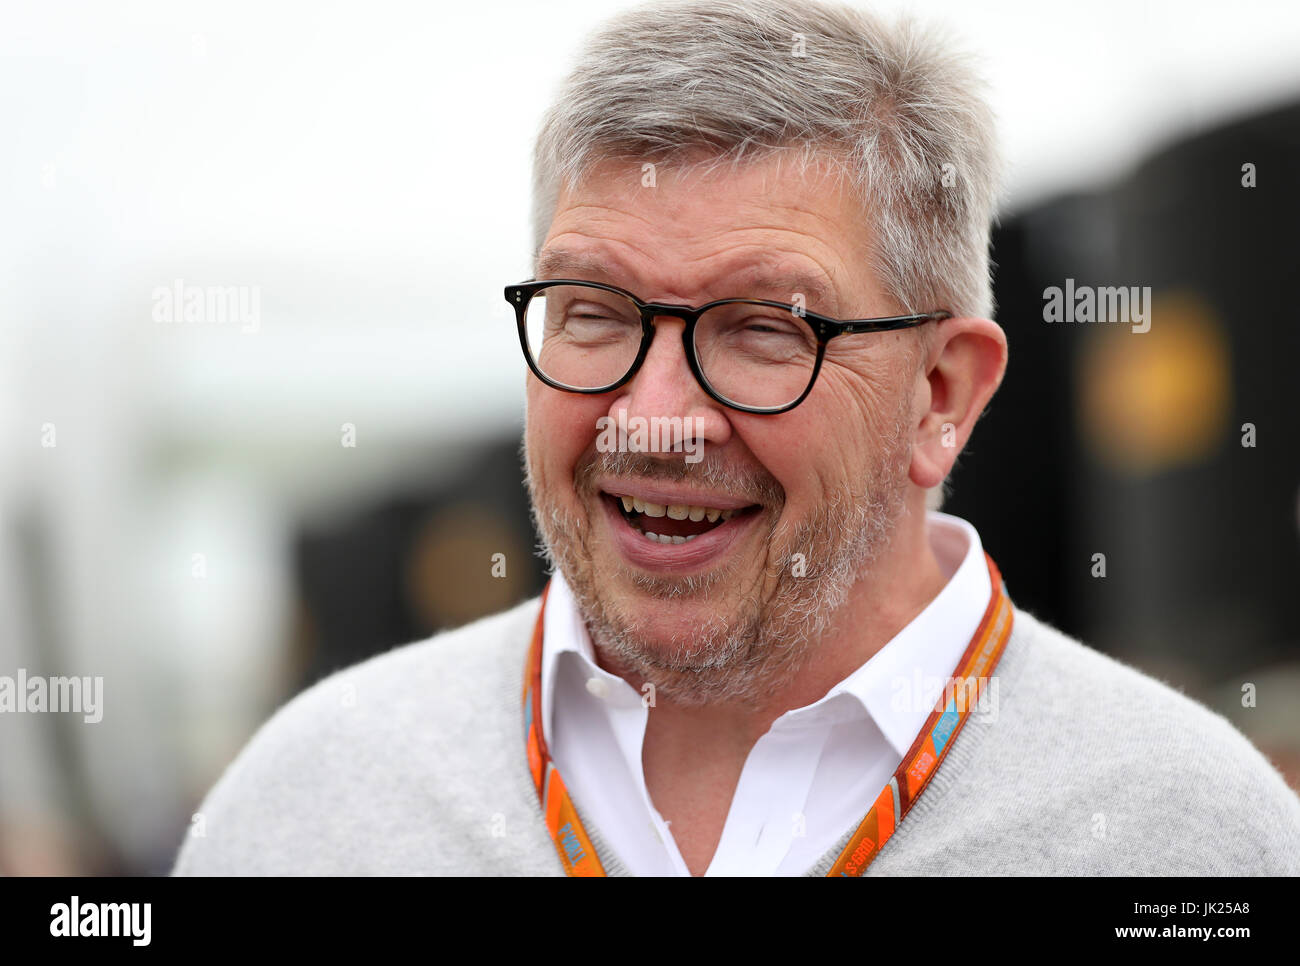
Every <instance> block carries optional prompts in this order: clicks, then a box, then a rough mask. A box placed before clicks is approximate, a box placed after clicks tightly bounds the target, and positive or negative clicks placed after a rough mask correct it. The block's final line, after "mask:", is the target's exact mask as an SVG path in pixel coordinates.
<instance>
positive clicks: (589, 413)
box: [524, 380, 608, 490]
mask: <svg viewBox="0 0 1300 966" xmlns="http://www.w3.org/2000/svg"><path fill="white" fill-rule="evenodd" d="M607 408H608V402H602V397H599V396H580V395H577V394H576V393H561V392H556V391H555V390H553V389H551V388H549V387H547V386H544V385H542V384H541V383H539V382H537V381H536V380H530V385H529V387H528V411H527V419H526V426H525V430H524V432H525V434H526V436H527V438H528V452H529V460H530V461H531V464H532V467H533V470H534V473H535V476H536V479H537V482H538V483H539V484H541V485H542V486H545V487H547V488H549V489H555V490H572V488H573V471H574V469H575V467H576V466H577V463H578V461H579V459H580V458H581V457H582V455H583V453H584V452H586V451H587V449H588V448H589V447H590V446H591V445H592V444H593V443H594V441H595V438H596V419H597V417H599V416H600V415H602V414H603V413H604V412H605V410H606V409H607Z"/></svg>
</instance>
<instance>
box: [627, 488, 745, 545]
mask: <svg viewBox="0 0 1300 966" xmlns="http://www.w3.org/2000/svg"><path fill="white" fill-rule="evenodd" d="M602 496H603V497H604V499H606V500H609V501H610V502H611V503H612V504H614V506H616V507H617V508H618V512H619V514H620V515H621V516H622V517H623V520H624V521H625V522H626V523H627V525H628V526H630V527H631V528H632V529H633V530H636V531H637V532H638V533H640V534H641V535H642V536H644V537H645V538H646V539H647V540H649V541H651V542H652V543H666V544H684V543H690V542H691V541H692V540H694V539H695V538H696V537H700V536H703V535H704V534H706V533H709V532H711V531H713V530H717V529H719V528H721V527H724V526H726V525H727V523H728V521H730V520H734V519H736V518H737V517H743V516H746V515H748V514H750V513H754V512H756V511H757V510H758V509H759V507H758V504H756V503H755V504H751V505H750V506H746V507H740V508H732V509H725V510H724V509H721V508H719V507H710V506H699V505H696V504H682V503H674V504H669V505H665V504H662V503H650V502H649V501H646V500H642V499H641V498H640V497H635V496H616V495H615V494H612V493H603V494H602Z"/></svg>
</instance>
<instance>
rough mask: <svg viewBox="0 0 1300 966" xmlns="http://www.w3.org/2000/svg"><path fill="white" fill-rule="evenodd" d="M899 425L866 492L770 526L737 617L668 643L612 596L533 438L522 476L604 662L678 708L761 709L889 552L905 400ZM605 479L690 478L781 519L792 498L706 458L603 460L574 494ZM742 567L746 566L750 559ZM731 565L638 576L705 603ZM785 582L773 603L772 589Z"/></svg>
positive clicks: (665, 592)
mask: <svg viewBox="0 0 1300 966" xmlns="http://www.w3.org/2000/svg"><path fill="white" fill-rule="evenodd" d="M904 404H905V405H904V406H903V407H901V408H900V411H899V414H898V418H897V420H896V421H895V424H894V426H893V427H892V429H891V430H887V431H885V432H883V433H882V434H881V436H880V443H881V447H882V448H881V450H880V451H879V459H878V460H877V461H876V463H875V464H874V465H873V466H872V467H870V470H869V472H868V473H867V474H866V484H867V485H866V487H865V493H861V494H856V495H855V494H842V495H837V496H835V497H830V498H828V499H827V500H825V501H824V502H823V503H822V504H821V505H820V506H819V507H818V509H817V511H816V513H814V514H813V516H812V518H811V519H808V520H805V521H803V522H801V523H799V524H798V525H796V526H794V527H790V526H785V527H779V526H775V525H773V526H771V527H770V528H769V530H768V535H767V536H768V546H769V547H771V548H772V550H771V552H772V554H773V555H774V556H771V557H769V560H768V562H767V566H766V568H765V569H764V571H763V572H760V574H759V575H758V578H757V580H756V582H755V585H754V586H752V587H748V588H738V589H736V590H735V591H734V592H729V593H728V594H727V595H726V599H727V600H728V601H733V602H734V603H735V605H736V606H735V609H734V611H733V613H732V614H730V615H728V614H718V615H715V616H713V617H710V618H709V619H707V620H706V621H705V622H704V623H703V624H702V625H700V626H698V627H696V628H692V631H691V633H690V636H689V639H682V638H681V636H680V635H674V637H673V638H672V639H671V640H670V641H668V642H666V643H665V642H664V640H663V638H662V635H656V634H655V633H654V632H653V628H652V627H647V626H645V624H643V623H640V622H638V621H637V620H636V619H634V618H632V617H630V616H628V615H626V614H623V613H621V612H620V610H619V608H618V607H617V605H616V604H615V603H614V602H612V601H609V600H607V599H606V598H605V597H604V596H602V594H601V591H600V583H599V581H597V579H596V574H595V568H594V566H593V563H592V557H591V553H590V550H589V548H588V547H587V545H586V539H585V537H586V534H587V533H589V532H590V524H589V523H588V522H586V521H583V520H580V519H575V518H574V517H572V516H571V515H569V514H567V513H565V512H564V511H563V510H562V509H561V507H560V505H559V503H558V502H556V501H553V500H550V499H548V496H547V494H545V493H543V492H539V488H538V487H537V486H536V485H535V482H534V474H533V473H532V472H531V467H530V463H531V461H530V459H529V455H528V452H527V445H526V442H525V449H524V470H525V477H526V479H527V483H528V490H529V493H530V495H531V497H532V507H533V520H534V522H535V523H536V526H537V530H538V533H539V534H540V535H541V538H542V545H541V547H540V550H541V552H542V554H543V556H544V557H545V558H546V560H547V562H548V564H549V566H550V568H551V571H552V572H554V571H556V570H558V571H559V572H560V573H562V574H563V575H564V579H565V581H566V582H567V583H568V585H569V587H570V588H571V589H572V590H573V594H574V598H575V599H576V601H577V603H578V607H579V609H580V611H581V614H582V617H583V619H584V621H585V623H586V626H587V630H588V633H590V635H591V638H592V643H593V644H594V645H595V647H596V648H597V650H598V651H599V653H600V654H601V656H602V657H603V658H604V659H605V661H606V662H607V663H608V664H610V665H611V666H612V669H614V670H616V672H617V673H619V674H621V675H622V676H624V677H632V678H634V679H635V681H633V682H630V683H633V684H634V686H636V685H637V684H641V685H642V686H641V687H640V690H641V691H642V693H647V689H646V688H645V687H644V684H647V683H648V684H650V685H653V690H652V691H649V692H648V693H649V694H652V695H654V696H655V698H656V699H657V698H665V699H668V700H670V701H672V702H673V703H675V704H678V705H682V706H689V707H698V706H701V705H705V704H710V703H714V702H727V703H735V704H738V705H742V706H757V705H758V704H759V703H760V702H761V700H762V699H763V698H765V697H768V696H770V695H771V694H772V693H773V691H774V690H777V689H779V687H780V685H781V684H782V683H784V682H786V681H788V680H789V679H790V678H791V677H792V676H793V675H795V674H796V673H798V672H799V670H800V669H802V668H803V667H804V666H805V665H806V664H807V662H808V660H809V658H811V657H812V656H813V655H815V653H816V644H817V642H818V641H819V640H821V638H822V636H823V635H824V634H826V632H827V631H828V630H829V629H831V628H832V626H833V624H834V621H835V618H836V616H837V612H838V611H839V610H840V608H841V607H842V606H843V605H844V603H845V602H846V601H847V600H848V598H849V593H850V592H851V591H852V589H853V587H854V585H855V584H856V583H857V581H858V580H859V579H861V578H862V577H863V576H864V575H865V574H866V573H867V572H868V571H869V570H870V568H871V565H872V563H873V562H874V561H875V560H876V559H877V557H878V556H879V555H880V553H881V551H882V550H883V549H885V548H886V547H888V545H889V542H890V539H891V536H892V534H893V531H894V529H895V527H896V525H897V522H898V520H899V518H900V517H901V516H902V514H903V513H904V512H905V500H904V497H905V495H906V485H907V470H908V464H909V460H910V445H909V443H908V441H907V440H906V438H905V435H904V425H905V424H904V421H903V417H902V413H905V412H908V411H909V410H910V406H911V400H910V398H908V399H905V400H904ZM598 474H609V475H610V476H613V477H627V478H638V479H647V480H649V479H657V480H673V481H679V480H690V481H692V482H695V483H698V484H700V485H703V486H705V487H717V488H718V489H721V490H723V491H725V492H728V493H731V494H735V495H741V496H743V497H745V498H748V499H751V500H752V502H755V503H760V504H761V505H762V507H763V509H764V511H765V512H770V513H771V514H772V518H773V520H776V519H779V517H780V511H781V510H782V509H783V507H784V503H785V493H784V490H783V489H782V488H781V486H780V485H779V484H778V483H777V482H776V480H775V479H773V478H772V477H771V476H770V475H767V474H763V476H761V477H744V478H742V477H737V476H736V475H734V474H731V473H728V472H726V471H725V470H724V469H723V468H722V467H721V466H719V465H718V464H717V463H715V462H713V461H710V460H708V459H705V460H704V461H703V462H701V463H698V464H694V465H690V464H686V463H685V462H684V461H683V462H676V463H669V462H664V461H662V460H661V459H658V458H654V457H650V456H647V455H645V454H642V453H595V454H594V455H593V457H592V459H591V460H590V461H588V462H586V463H584V464H583V465H582V466H581V467H579V468H578V470H577V471H576V473H575V481H574V482H575V490H576V492H577V493H579V494H580V495H585V496H588V497H591V498H596V493H595V490H594V488H593V487H592V486H591V480H592V479H594V478H595V477H596V476H597V475H598ZM795 554H802V555H803V558H804V568H805V571H806V572H805V573H804V574H803V575H802V576H795V574H794V569H795V564H796V561H795V559H794V555H795ZM736 563H738V564H741V565H743V563H744V562H743V561H737V562H736ZM734 566H735V564H733V565H732V567H723V568H718V569H717V570H714V571H711V572H709V573H706V574H703V575H698V576H694V575H692V576H685V577H671V578H666V577H653V576H649V575H646V574H642V573H636V572H633V573H631V574H630V578H631V580H632V582H633V584H634V585H635V586H636V587H637V588H638V589H640V590H641V591H643V592H645V593H647V594H649V595H651V596H653V597H655V598H657V599H660V600H663V601H666V602H671V601H672V600H674V599H678V598H690V597H696V596H700V595H703V594H706V593H708V592H709V590H710V589H712V588H714V587H715V586H719V585H720V586H727V581H728V580H731V579H732V578H733V576H734V575H733V573H732V568H733V567H734ZM766 577H773V578H775V580H776V586H775V591H774V593H772V594H771V596H770V597H769V598H768V599H766V600H764V599H762V597H761V591H762V582H763V580H764V579H765V578H766ZM651 620H652V619H651Z"/></svg>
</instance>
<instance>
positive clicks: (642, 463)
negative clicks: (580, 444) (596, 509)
mask: <svg viewBox="0 0 1300 966" xmlns="http://www.w3.org/2000/svg"><path fill="white" fill-rule="evenodd" d="M597 477H603V478H605V479H625V480H658V481H663V482H668V483H682V482H686V483H690V484H692V485H696V486H699V487H701V488H705V489H710V490H716V491H718V492H720V493H726V494H727V495H728V496H731V497H734V498H737V499H742V500H746V501H747V502H749V503H758V504H760V505H762V506H765V507H774V506H781V505H783V504H784V503H785V487H783V486H782V485H781V484H780V483H778V482H777V481H776V477H774V476H772V474H771V473H768V472H767V471H766V470H764V469H762V468H761V467H759V468H755V467H736V466H728V465H727V463H726V462H725V461H724V460H723V459H722V457H721V456H720V455H719V454H717V453H716V452H715V453H713V454H709V453H707V452H706V453H705V455H704V458H703V459H702V460H700V461H699V462H697V463H688V462H686V460H685V459H665V458H664V457H662V456H651V455H650V454H648V453H634V452H614V453H601V452H598V451H595V450H593V451H592V453H591V454H590V456H589V457H588V458H587V459H585V460H583V462H582V464H581V465H580V466H578V467H577V468H576V469H575V470H574V474H573V482H574V488H575V489H576V490H577V491H578V492H579V493H582V494H586V495H592V496H594V495H595V494H596V492H597V488H596V482H595V481H596V479H597Z"/></svg>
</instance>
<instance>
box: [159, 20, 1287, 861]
mask: <svg viewBox="0 0 1300 966" xmlns="http://www.w3.org/2000/svg"><path fill="white" fill-rule="evenodd" d="M583 51H584V53H583V56H582V59H581V62H580V63H579V65H578V67H577V68H576V70H575V71H574V73H573V74H572V75H571V76H570V78H569V80H568V81H567V83H566V85H565V86H564V88H563V90H562V91H561V94H560V96H559V98H558V100H557V102H556V104H555V105H554V106H553V107H552V109H551V110H550V112H549V113H548V114H547V116H546V119H545V122H544V124H543V128H542V131H541V134H540V137H539V139H538V143H537V150H536V155H535V186H534V187H535V196H536V197H535V200H536V206H537V207H536V225H535V227H536V230H537V239H536V241H537V257H536V263H535V266H534V268H535V276H536V277H535V279H534V280H533V281H530V282H526V283H518V284H515V285H511V286H507V287H506V289H505V296H506V298H507V300H508V301H509V302H510V303H511V304H512V305H513V306H514V308H515V311H516V313H517V316H518V320H519V328H520V334H521V345H522V347H523V349H524V356H525V359H526V361H527V363H528V366H529V368H530V371H531V374H530V375H529V377H528V411H527V427H526V438H525V450H526V454H525V456H526V459H525V462H526V470H527V481H528V486H529V490H530V494H531V497H532V500H533V505H534V510H535V513H536V519H537V522H538V526H539V529H540V531H541V533H542V536H543V539H544V542H545V545H546V549H547V551H548V554H549V555H550V558H551V560H552V562H553V563H554V565H555V573H554V576H553V578H552V580H551V583H550V585H549V587H548V589H547V592H546V593H545V594H544V595H543V598H542V599H541V600H534V601H529V602H527V603H526V604H523V605H521V606H519V607H517V608H515V609H514V610H511V611H509V612H507V613H504V614H500V615H497V616H494V617H491V618H487V619H485V620H481V621H478V622H477V623H474V624H471V625H469V626H467V627H463V628H461V629H459V630H457V631H453V632H450V633H446V634H442V635H439V636H437V637H435V638H433V639H432V640H429V641H425V642H422V643H419V644H415V645H411V646H408V647H405V648H399V649H397V650H395V651H393V652H390V653H389V654H386V655H383V656H380V657H378V658H375V659H372V660H370V661H367V662H365V663H364V664H361V665H359V666H356V667H353V668H350V669H348V670H346V671H344V672H341V673H340V674H337V675H335V676H333V677H331V678H329V679H327V680H326V681H324V682H322V683H320V684H318V685H317V686H315V687H314V688H312V689H310V690H309V691H307V692H306V693H304V694H302V695H300V696H299V697H297V698H296V699H295V700H294V701H292V702H291V703H290V704H289V705H287V706H286V707H285V708H284V709H282V710H281V711H280V712H279V713H278V714H277V715H276V716H275V717H274V718H273V719H272V720H271V721H270V722H269V723H268V724H267V725H266V726H265V727H264V728H263V729H262V730H261V732H260V733H259V734H258V735H257V736H256V737H255V738H254V739H253V741H252V742H251V743H250V745H249V746H248V748H247V749H245V751H244V752H243V753H242V754H241V755H240V756H239V758H238V760H237V761H236V762H235V763H234V764H233V765H232V766H231V768H230V769H229V771H228V772H227V774H226V775H225V776H224V777H223V778H222V779H221V781H220V782H219V783H218V785H217V786H216V787H215V788H214V790H213V791H212V793H211V794H210V796H209V798H208V800H207V802H206V803H205V804H204V805H203V806H202V809H201V815H202V816H203V822H202V823H201V827H202V830H203V834H202V835H201V836H200V835H192V836H191V837H190V838H189V839H188V840H187V841H186V843H185V845H184V847H183V849H182V851H181V854H180V857H179V859H178V862H177V867H176V870H177V872H178V873H197V874H204V873H234V874H247V873H305V874H335V873H398V874H406V873H415V874H419V873H491V874H539V875H543V874H544V875H562V874H573V875H599V874H647V875H656V874H663V875H672V874H683V875H684V874H692V875H701V874H751V875H772V874H777V875H795V874H811V875H863V874H871V875H883V874H963V875H965V874H1005V873H1016V874H1018V873H1038V874H1075V875H1083V874H1088V875H1092V874H1118V873H1123V874H1253V873H1293V874H1294V873H1296V872H1298V871H1300V858H1298V857H1300V801H1298V800H1297V798H1296V796H1295V794H1294V793H1292V792H1291V791H1290V790H1289V789H1288V788H1287V787H1286V785H1285V784H1284V782H1283V781H1282V779H1281V777H1280V776H1279V775H1278V773H1277V772H1276V771H1275V770H1274V769H1273V768H1272V767H1271V765H1270V764H1269V763H1268V762H1267V761H1266V760H1265V759H1264V758H1263V757H1262V756H1261V755H1260V754H1259V753H1258V752H1257V751H1256V750H1255V749H1254V748H1253V747H1252V746H1251V745H1250V744H1249V742H1248V741H1247V740H1246V739H1245V738H1244V737H1242V736H1241V734H1239V733H1238V732H1237V731H1235V730H1234V729H1233V728H1232V727H1231V726H1230V725H1228V723H1227V722H1226V721H1224V720H1223V719H1222V718H1220V717H1218V716H1217V715H1215V714H1213V713H1211V712H1210V711H1208V710H1207V709H1205V708H1203V707H1201V706H1200V705H1198V704H1195V703H1193V702H1192V701H1190V700H1188V699H1187V698H1185V697H1183V696H1181V695H1179V694H1177V693H1175V692H1174V691H1172V690H1170V689H1169V688H1167V687H1165V686H1164V685H1162V684H1160V683H1158V682H1156V681H1154V680H1152V679H1150V678H1147V677H1145V676H1143V675H1141V674H1139V673H1137V672H1136V671H1134V670H1132V669H1130V668H1128V667H1125V666H1123V665H1121V664H1119V663H1117V662H1115V661H1113V660H1111V659H1109V658H1106V657H1104V656H1102V655H1100V654H1098V653H1096V652H1094V651H1092V650H1090V649H1088V648H1086V647H1085V646H1083V645H1082V644H1079V643H1077V642H1074V641H1072V640H1070V639H1068V638H1066V637H1064V636H1063V635H1062V634H1060V633H1059V632H1057V631H1055V630H1054V629H1052V628H1050V627H1048V626H1046V625H1044V624H1043V623H1041V622H1039V621H1038V620H1036V619H1035V618H1034V617H1033V616H1032V615H1030V614H1028V613H1026V612H1024V611H1022V610H1019V609H1016V608H1015V607H1014V606H1013V604H1012V603H1011V601H1010V598H1009V596H1008V592H1007V590H1006V589H1005V588H1004V587H1003V584H1002V580H1001V576H1000V574H999V572H998V569H997V567H996V565H995V564H994V563H993V562H992V561H991V559H989V558H988V557H987V555H986V554H985V553H984V552H983V550H982V547H981V543H980V539H979V535H978V534H977V533H976V532H975V530H974V528H973V527H971V526H970V525H969V524H968V523H966V522H965V521H962V520H958V519H956V518H954V517H951V516H948V515H946V514H942V513H939V512H937V510H935V509H929V510H927V500H928V499H930V498H931V497H930V495H931V494H937V493H939V492H940V488H941V486H942V485H943V483H944V480H945V478H946V477H947V474H948V473H949V471H950V470H951V468H952V466H953V464H954V462H955V460H956V458H957V455H958V453H959V452H960V451H961V449H962V448H963V447H964V445H965V444H966V442H967V440H968V439H969V437H970V435H971V433H972V431H973V429H974V426H975V423H976V421H977V420H978V418H979V416H980V414H981V412H982V411H983V409H984V407H985V406H986V404H987V403H988V402H989V400H990V398H991V397H992V395H993V393H994V392H995V391H996V389H997V387H998V385H999V383H1000V382H1001V379H1002V377H1003V372H1004V370H1005V367H1006V363H1007V343H1006V337H1005V335H1004V333H1003V332H1002V330H1001V329H1000V328H999V327H998V326H997V325H996V324H995V323H994V322H992V321H990V320H989V318H988V316H989V315H990V314H991V311H992V305H991V295H990V286H989V262H988V231H989V225H990V222H991V218H992V216H993V209H994V204H995V199H996V195H997V179H998V170H999V163H998V158H997V152H996V150H995V146H994V138H993V134H992V124H991V119H990V114H989V111H988V109H987V107H986V106H985V104H984V103H983V101H982V100H981V98H980V96H979V94H978V89H979V88H978V83H977V79H976V78H975V77H974V76H972V75H971V73H970V72H969V70H968V69H967V68H966V67H965V66H964V65H963V62H962V60H961V59H960V58H959V57H957V56H955V55H953V54H952V53H950V52H949V51H948V50H947V48H946V47H945V46H944V45H943V44H942V43H941V42H939V41H937V40H935V39H933V38H932V37H930V36H929V35H927V34H925V33H924V32H921V31H919V30H917V29H915V28H913V27H909V26H906V25H904V26H896V27H886V26H883V25H881V24H879V23H877V22H876V21H875V20H873V19H871V18H869V17H867V16H865V15H863V14H860V13H856V12H852V11H849V10H846V9H840V8H835V7H829V6H821V5H815V4H809V3H800V4H798V5H793V4H791V5H786V4H782V3H778V2H775V0H764V2H756V3H733V2H691V3H685V4H679V5H673V6H669V5H651V6H647V7H644V8H641V9H638V10H635V11H632V12H630V13H627V14H624V15H622V16H619V17H617V18H615V19H614V20H613V21H611V22H610V23H609V24H608V25H607V26H606V27H605V28H604V29H603V30H602V31H601V32H600V33H599V34H597V35H596V36H595V37H594V38H592V40H591V41H589V42H588V44H587V45H586V46H585V47H584V48H583ZM1008 485H1009V490H1010V488H1011V487H1012V486H1013V485H1014V481H1008ZM471 565H473V562H467V566H471ZM485 577H486V571H485ZM1012 579H1013V580H1014V577H1013V578H1012Z"/></svg>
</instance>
